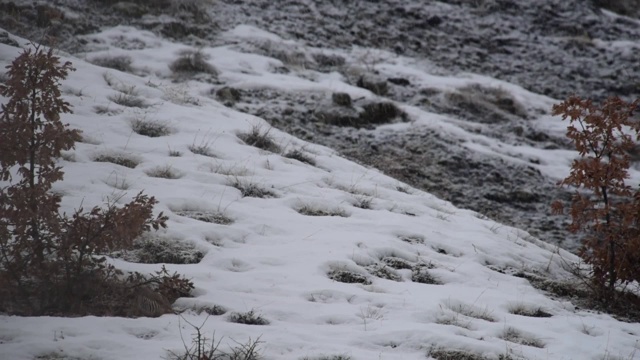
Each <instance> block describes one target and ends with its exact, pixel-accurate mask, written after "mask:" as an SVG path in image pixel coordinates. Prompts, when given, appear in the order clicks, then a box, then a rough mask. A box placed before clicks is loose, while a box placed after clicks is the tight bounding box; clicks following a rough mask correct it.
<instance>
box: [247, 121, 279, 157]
mask: <svg viewBox="0 0 640 360" xmlns="http://www.w3.org/2000/svg"><path fill="white" fill-rule="evenodd" d="M271 129H272V128H269V129H267V130H266V131H262V127H261V126H260V125H254V126H252V127H251V129H250V130H249V132H246V133H241V134H238V137H239V138H240V140H242V141H244V142H245V143H246V144H247V145H250V146H255V147H257V148H259V149H262V150H266V151H271V152H273V153H279V152H280V145H278V144H277V143H276V142H275V140H274V139H273V136H271V135H270V134H269V133H270V132H271Z"/></svg>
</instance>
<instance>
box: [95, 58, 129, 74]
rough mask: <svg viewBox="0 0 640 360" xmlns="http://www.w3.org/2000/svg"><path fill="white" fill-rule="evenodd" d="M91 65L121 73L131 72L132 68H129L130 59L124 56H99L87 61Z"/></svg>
mask: <svg viewBox="0 0 640 360" xmlns="http://www.w3.org/2000/svg"><path fill="white" fill-rule="evenodd" d="M89 62H90V63H92V64H93V65H98V66H102V67H106V68H110V69H114V70H118V71H122V72H129V73H130V72H131V71H132V70H133V68H132V67H131V62H132V60H131V57H130V56H126V55H117V56H99V57H95V58H93V59H91V60H89Z"/></svg>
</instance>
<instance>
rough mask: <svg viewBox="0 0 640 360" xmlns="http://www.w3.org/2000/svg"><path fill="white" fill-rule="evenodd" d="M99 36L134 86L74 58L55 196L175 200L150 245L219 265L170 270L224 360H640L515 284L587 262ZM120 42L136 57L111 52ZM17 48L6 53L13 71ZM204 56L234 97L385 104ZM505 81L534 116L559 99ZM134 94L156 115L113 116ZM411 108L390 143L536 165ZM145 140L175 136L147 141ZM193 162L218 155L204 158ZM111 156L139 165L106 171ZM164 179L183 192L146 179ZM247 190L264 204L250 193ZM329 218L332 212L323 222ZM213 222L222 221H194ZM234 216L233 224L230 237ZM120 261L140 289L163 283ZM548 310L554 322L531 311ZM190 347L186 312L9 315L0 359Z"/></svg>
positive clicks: (160, 53)
mask: <svg viewBox="0 0 640 360" xmlns="http://www.w3.org/2000/svg"><path fill="white" fill-rule="evenodd" d="M227 36H231V37H236V38H242V37H244V38H245V39H246V38H247V37H249V38H251V39H252V41H259V40H260V39H264V38H265V37H274V36H275V35H273V34H268V33H264V32H262V31H260V30H258V29H255V28H252V27H247V26H244V27H239V28H236V29H235V30H234V31H232V32H230V33H228V34H227ZM16 40H17V41H18V42H19V43H20V44H21V45H22V44H25V43H26V41H24V40H22V39H16ZM90 40H92V41H93V43H95V44H96V46H95V49H94V51H93V52H91V53H87V54H86V58H87V59H89V60H91V59H94V58H95V57H98V56H105V55H108V56H116V55H129V56H131V57H132V59H133V63H132V67H133V73H134V74H137V75H133V74H129V73H123V72H119V71H116V70H112V69H106V68H102V67H98V66H95V65H91V64H89V63H87V62H85V61H84V60H83V59H80V58H75V57H68V58H64V59H65V60H70V61H72V62H73V63H74V66H75V67H76V68H77V71H76V72H74V73H72V74H71V75H70V77H69V78H68V80H67V81H65V82H64V84H63V89H64V93H65V99H66V100H67V101H69V102H70V103H71V104H72V105H73V109H74V114H72V115H68V116H65V118H64V121H65V122H68V123H69V124H70V125H71V126H72V127H74V128H79V129H81V130H82V131H83V134H84V141H83V142H82V143H78V144H77V146H76V149H75V150H74V151H71V152H69V153H68V154H65V157H64V160H61V165H62V166H63V169H64V171H65V179H64V181H62V182H60V183H57V184H56V186H55V191H58V192H60V193H62V194H63V195H64V197H63V209H62V210H64V211H66V212H70V211H72V210H73V209H74V208H77V207H79V206H81V204H82V206H84V207H85V208H87V207H89V206H91V205H99V204H101V203H103V202H104V201H107V200H108V199H116V198H118V199H120V200H119V201H121V202H126V201H127V200H128V199H130V198H131V197H132V196H134V195H135V194H136V193H138V192H139V191H144V192H145V193H147V194H149V195H153V196H155V197H156V198H157V199H158V200H159V202H160V203H159V205H158V206H157V208H156V210H157V211H158V212H159V211H164V212H165V213H166V214H168V215H169V216H170V221H169V222H168V224H169V228H168V229H167V230H166V231H162V232H160V233H158V234H155V235H153V236H155V237H156V238H157V237H160V238H162V239H164V241H167V242H168V243H169V244H171V243H177V244H182V245H183V247H184V248H187V249H191V250H190V251H192V252H196V251H199V252H200V253H202V254H204V257H203V258H202V260H201V261H199V262H198V263H196V264H189V265H171V264H168V265H167V268H168V269H169V270H170V271H178V272H179V273H181V274H184V275H185V276H187V277H189V278H191V279H193V281H194V283H195V285H196V291H195V292H194V297H193V298H182V299H179V300H178V301H177V302H176V304H175V305H174V306H175V307H176V309H180V310H184V309H187V310H186V311H185V312H183V313H182V315H181V316H183V317H184V319H185V320H187V321H189V322H191V323H193V324H197V325H200V324H202V323H203V322H204V325H203V327H202V329H203V331H205V332H206V333H207V334H208V335H211V334H213V333H214V332H215V337H216V339H222V342H221V348H226V347H227V346H237V345H236V344H237V343H236V342H238V343H247V342H248V341H249V340H250V339H252V340H256V339H258V338H259V339H260V341H261V343H260V350H261V353H262V355H263V356H264V358H265V359H291V360H294V359H295V360H298V359H304V358H307V359H340V358H342V359H347V358H349V359H353V360H368V359H384V360H390V359H398V360H400V359H402V360H408V359H425V358H427V359H428V358H429V355H428V353H429V352H430V351H431V354H432V355H433V356H434V357H435V356H436V355H437V354H438V352H437V351H435V350H442V351H445V350H446V351H454V350H458V351H467V352H470V353H474V354H478V355H484V356H486V357H487V358H490V359H498V358H499V357H500V356H503V357H502V358H503V359H507V358H508V357H506V356H511V358H512V359H520V358H523V359H567V360H569V359H574V360H582V359H594V360H595V359H618V358H620V359H634V358H640V357H639V356H640V355H636V353H637V352H638V346H639V344H638V334H640V325H639V324H635V323H623V322H620V321H617V320H615V319H613V318H612V317H610V316H608V315H604V314H596V313H592V312H588V311H584V310H581V309H577V308H575V307H574V306H573V305H572V304H571V303H570V302H568V301H565V300H561V299H556V300H554V299H552V298H550V297H548V296H546V295H545V294H543V293H542V292H541V291H540V290H537V289H535V288H534V287H532V286H531V285H530V283H529V282H528V281H527V280H525V279H523V278H522V277H517V276H513V274H515V273H526V274H537V275H538V276H543V277H549V278H553V279H565V278H567V277H568V276H569V274H568V272H567V271H566V270H565V268H566V266H568V265H570V264H573V263H575V262H577V261H578V259H577V258H576V257H575V256H573V255H571V254H569V253H567V252H566V251H563V250H560V249H557V248H554V247H553V246H551V245H548V244H545V243H542V242H540V241H538V240H537V239H535V238H533V237H531V236H530V235H528V234H527V233H525V232H523V231H521V230H518V229H515V228H511V227H507V226H503V225H501V224H498V223H495V222H493V221H490V220H486V219H485V218H483V216H481V215H479V214H477V213H474V212H471V211H468V210H460V209H457V208H455V207H454V206H452V205H451V204H450V203H448V202H445V201H442V200H439V199H438V198H436V197H434V196H432V195H430V194H427V193H424V192H421V191H419V190H415V189H412V188H410V187H408V186H406V185H404V184H402V183H400V182H399V181H397V180H394V179H392V178H390V177H388V176H385V175H382V174H381V173H380V172H379V171H377V170H374V169H371V168H366V167H363V166H360V165H358V164H355V163H353V162H351V161H348V160H345V159H344V158H341V157H340V156H338V155H337V153H336V152H335V151H333V150H330V149H328V148H325V147H322V146H318V145H314V144H310V143H306V142H305V141H302V140H299V139H296V138H294V137H292V136H290V135H287V134H285V133H283V132H280V131H278V130H276V129H271V128H269V126H268V124H267V123H266V122H265V121H264V120H262V119H260V118H257V117H253V116H251V115H247V114H246V113H241V112H237V111H235V110H233V109H230V108H227V107H225V106H224V105H223V104H221V103H219V102H218V101H216V100H214V98H213V97H212V96H211V94H210V89H211V85H210V84H209V83H208V82H207V81H206V80H207V79H203V81H195V80H192V81H187V82H181V83H174V82H172V79H171V77H172V74H171V72H170V70H169V68H168V64H170V63H171V62H172V61H173V60H175V59H176V58H177V57H178V56H179V53H180V51H182V50H184V49H185V48H186V47H185V46H184V45H180V44H176V43H171V42H168V41H166V40H164V39H161V38H159V37H157V36H155V35H153V34H152V33H149V32H144V31H139V30H135V29H132V28H123V27H121V28H114V29H110V30H107V31H105V32H103V33H100V34H97V35H94V36H92V37H91V39H90ZM124 43H129V44H135V45H136V46H135V47H133V46H131V47H128V49H123V47H122V46H120V47H117V46H115V44H124ZM19 51H20V50H19V49H18V48H15V47H10V46H8V45H4V44H0V65H2V66H4V65H6V64H8V63H9V62H10V61H11V59H12V58H14V57H15V56H16V55H17V54H18V53H19ZM201 51H202V52H203V53H204V54H207V55H210V56H211V58H210V60H209V62H210V63H211V64H212V65H214V66H215V67H216V68H217V69H218V71H219V72H220V74H219V75H218V77H217V79H219V80H220V81H223V82H225V83H233V84H234V85H235V86H237V87H239V88H243V89H250V88H254V89H264V88H271V89H281V90H284V91H288V92H292V93H296V92H314V93H316V94H317V96H318V97H320V98H322V97H329V98H330V94H331V93H332V92H335V91H343V92H347V93H349V94H350V95H351V96H352V97H353V98H358V97H374V95H373V94H371V93H370V92H368V91H365V90H363V89H360V88H355V87H353V86H350V85H348V84H347V83H346V82H345V81H344V79H342V78H341V76H340V75H339V74H337V73H324V74H323V73H317V72H312V71H302V72H295V73H291V74H280V73H274V71H273V70H274V69H275V68H277V67H278V66H279V65H280V63H279V61H278V60H275V59H274V58H271V57H267V56H262V55H257V54H247V53H241V52H239V51H238V50H237V49H236V48H234V47H233V46H221V47H217V48H209V47H204V48H202V49H201ZM343 55H344V56H349V54H343ZM381 69H382V70H384V71H395V72H402V73H405V74H411V75H412V81H425V82H426V81H429V82H431V83H433V84H436V85H437V86H443V87H444V86H454V85H460V84H463V83H467V82H474V83H475V82H482V83H496V82H497V81H496V80H492V79H488V78H480V77H477V76H469V77H465V78H446V77H435V76H429V75H428V74H427V73H425V72H422V71H420V70H419V69H418V68H417V67H415V66H413V67H412V65H411V64H410V63H409V62H405V61H404V60H403V59H399V60H397V61H396V62H394V63H393V64H387V65H385V66H383V67H381ZM214 81H215V80H214ZM500 84H501V86H505V87H509V89H510V90H511V91H513V92H514V93H515V94H517V96H518V97H519V98H520V100H521V101H522V102H523V103H524V104H525V105H526V106H529V107H537V106H548V104H549V102H550V99H547V98H544V97H540V96H537V95H534V94H531V93H528V92H526V91H524V90H521V89H519V88H518V87H516V86H513V85H509V84H507V83H500ZM119 97H120V98H121V97H129V98H127V99H128V100H131V101H130V103H132V102H133V103H135V102H138V103H139V104H140V101H142V103H143V104H145V106H146V107H127V106H122V105H119V104H117V103H116V102H114V99H116V101H117V102H121V103H124V101H122V100H123V99H119V100H118V98H119ZM402 109H403V110H404V111H406V112H407V113H408V114H409V117H410V119H411V120H412V121H411V122H409V123H400V124H391V125H385V126H384V127H383V128H382V129H383V130H384V128H385V127H387V128H397V127H405V128H411V127H416V128H418V127H421V126H428V127H432V128H433V129H437V130H438V131H441V132H443V133H446V132H462V133H460V134H461V135H463V136H464V137H466V138H467V139H468V141H467V143H466V145H465V146H470V147H473V148H474V150H477V151H485V152H495V153H498V154H502V155H504V156H506V154H507V153H512V152H518V151H519V152H522V153H528V154H531V153H534V152H535V151H536V150H535V149H533V148H528V149H526V148H516V147H514V148H509V149H505V148H504V147H503V146H502V145H499V144H496V143H495V142H494V141H493V140H491V139H490V138H483V137H482V136H481V135H477V134H476V135H473V134H472V133H471V132H463V130H462V128H460V127H457V126H455V125H454V122H453V121H451V120H450V119H447V118H445V117H442V116H438V115H434V114H430V113H427V112H424V111H420V110H418V109H416V108H411V107H408V106H404V107H402ZM132 124H138V125H139V124H147V125H149V126H151V127H155V128H156V129H158V128H161V129H166V130H167V132H168V133H167V134H166V135H164V136H159V137H148V136H143V135H140V134H138V133H136V132H134V131H133V130H132ZM254 130H257V131H258V132H261V134H263V135H264V134H265V133H266V132H268V134H267V135H268V136H271V137H272V138H273V139H274V140H275V142H276V143H277V145H278V146H279V147H280V149H281V151H280V152H279V153H275V152H271V151H265V150H262V149H258V148H255V147H252V146H249V145H247V144H246V143H245V142H243V141H242V140H241V137H242V136H243V134H246V133H248V132H251V131H254ZM196 148H199V150H200V151H197V152H200V153H206V155H202V154H195V153H193V151H192V150H193V149H196ZM294 150H297V154H298V155H299V154H303V155H306V157H300V156H294V157H297V158H298V159H303V160H309V159H310V160H311V161H308V162H311V163H314V164H315V165H311V164H309V163H305V162H301V161H298V160H295V159H292V158H288V157H284V156H282V155H281V154H290V153H291V152H292V151H294ZM178 153H179V154H180V156H176V155H178ZM170 155H173V156H170ZM534 155H535V154H534ZM571 156H572V155H571V153H567V152H563V151H558V152H557V153H555V154H554V157H552V158H546V160H545V162H544V163H543V164H541V165H540V169H541V171H548V172H549V174H556V175H557V174H559V173H560V172H561V171H562V170H563V169H566V165H567V163H568V161H569V159H570V158H571ZM100 158H102V159H103V160H104V159H105V158H112V159H113V158H115V159H126V160H131V161H133V162H137V163H138V165H137V166H135V168H128V167H124V166H120V165H116V164H113V163H110V162H98V161H95V160H96V159H100ZM158 169H160V170H164V171H168V172H169V173H173V175H174V176H173V177H174V178H173V179H168V178H159V177H153V176H150V175H149V174H153V173H154V172H156V173H157V171H156V170H158ZM238 187H245V188H246V187H252V190H253V194H256V193H262V194H266V195H268V196H266V197H264V198H257V197H251V196H243V194H242V192H241V191H240V190H239V189H238ZM319 213H325V214H327V213H328V214H331V215H334V216H310V215H312V214H313V215H319ZM180 214H181V215H180ZM203 215H204V216H203ZM207 216H209V220H211V219H213V218H214V217H217V218H216V219H217V220H211V221H212V222H205V221H199V220H197V219H194V218H200V219H202V218H206V217H207ZM222 217H225V218H226V220H228V221H220V219H221V218H222ZM216 221H217V222H220V224H218V223H216ZM223 223H224V224H223ZM186 251H189V250H186ZM112 261H113V263H114V264H116V266H118V267H120V268H122V269H125V270H137V271H141V272H145V273H149V272H152V271H155V270H158V269H159V267H160V265H158V264H136V263H130V262H127V261H124V260H122V259H113V260H112ZM345 281H346V282H345ZM214 307H217V309H218V310H220V309H225V310H227V312H226V313H225V314H222V315H215V316H211V317H209V318H208V319H207V315H206V314H205V313H204V312H202V313H200V314H198V310H202V309H205V308H209V309H212V308H214ZM537 310H541V311H542V312H544V313H547V314H548V315H550V316H549V317H531V316H523V315H518V314H517V313H536V312H537ZM247 312H253V314H254V315H259V316H261V317H263V318H264V319H266V320H267V321H268V324H267V325H262V326H259V325H245V324H238V323H234V322H232V321H230V320H231V319H232V317H233V316H232V314H233V313H247ZM205 320H206V322H205ZM192 331H193V328H192V327H190V326H188V325H186V323H185V321H184V320H182V319H181V318H180V316H178V315H164V316H162V317H160V318H155V319H150V318H139V319H124V318H106V317H105V318H96V317H83V318H73V319H70V318H57V317H34V318H28V317H27V318H24V317H12V316H1V317H0V359H7V360H8V359H12V360H13V359H34V358H39V359H40V358H44V359H100V360H110V359H113V360H116V359H117V360H125V359H137V360H139V359H158V358H162V357H163V356H166V355H167V351H174V352H177V353H179V352H180V351H182V349H183V342H186V343H189V341H190V337H191V335H192ZM323 356H324V357H323ZM331 356H335V357H333V358H332V357H331ZM339 356H342V357H339ZM441 356H444V355H441ZM438 358H439V359H445V358H446V357H438Z"/></svg>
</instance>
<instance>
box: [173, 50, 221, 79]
mask: <svg viewBox="0 0 640 360" xmlns="http://www.w3.org/2000/svg"><path fill="white" fill-rule="evenodd" d="M208 59H209V56H208V55H206V54H205V53H203V52H202V50H200V49H198V50H185V51H182V53H181V54H180V57H178V58H177V59H176V60H174V61H173V62H172V63H171V64H170V65H169V69H171V71H173V72H174V74H177V75H181V76H184V75H196V74H209V75H214V76H217V75H218V70H216V68H215V67H214V66H213V65H211V64H209V63H208V62H207V60H208Z"/></svg>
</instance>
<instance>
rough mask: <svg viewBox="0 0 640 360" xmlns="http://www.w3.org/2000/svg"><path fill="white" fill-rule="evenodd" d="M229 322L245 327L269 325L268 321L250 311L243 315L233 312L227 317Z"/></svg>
mask: <svg viewBox="0 0 640 360" xmlns="http://www.w3.org/2000/svg"><path fill="white" fill-rule="evenodd" d="M229 321H230V322H232V323H236V324H245V325H269V321H268V320H267V319H265V318H263V317H262V316H261V315H259V314H256V312H255V311H253V310H251V311H248V312H245V313H239V312H233V313H231V315H229Z"/></svg>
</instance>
